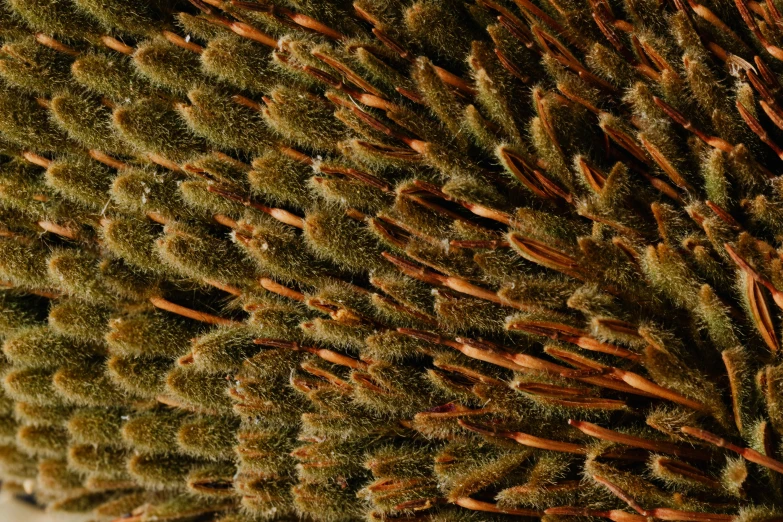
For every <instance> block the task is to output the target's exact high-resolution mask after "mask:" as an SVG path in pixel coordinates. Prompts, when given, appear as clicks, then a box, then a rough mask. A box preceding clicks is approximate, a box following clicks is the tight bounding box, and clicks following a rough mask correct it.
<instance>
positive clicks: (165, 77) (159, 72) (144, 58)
mask: <svg viewBox="0 0 783 522" xmlns="http://www.w3.org/2000/svg"><path fill="white" fill-rule="evenodd" d="M133 63H134V65H135V66H136V69H137V70H138V71H139V72H140V73H141V74H142V75H144V76H146V77H147V78H148V79H149V80H150V83H152V84H153V85H157V86H159V87H163V88H164V89H170V90H171V91H173V92H176V93H178V94H185V93H186V92H188V91H189V90H190V89H192V88H194V87H195V86H197V85H198V84H199V83H201V82H203V80H204V77H203V75H202V74H201V67H200V63H199V56H198V54H195V53H192V52H190V51H188V50H187V49H183V48H182V47H179V46H176V45H174V44H172V43H170V42H169V41H168V40H166V39H165V38H163V37H158V38H155V39H153V40H149V41H146V42H142V43H141V44H140V45H138V46H137V47H136V52H134V53H133Z"/></svg>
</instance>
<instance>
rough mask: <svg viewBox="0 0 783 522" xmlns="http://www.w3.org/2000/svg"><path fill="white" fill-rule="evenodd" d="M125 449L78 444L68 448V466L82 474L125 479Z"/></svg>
mask: <svg viewBox="0 0 783 522" xmlns="http://www.w3.org/2000/svg"><path fill="white" fill-rule="evenodd" d="M127 457H128V452H127V450H125V449H120V448H113V447H110V446H98V445H93V444H84V445H82V444H77V445H71V446H70V447H69V448H68V465H69V466H70V467H71V468H72V469H74V470H76V471H79V472H81V473H100V474H101V475H104V476H106V477H113V478H125V477H127V473H126V471H125V460H126V459H127Z"/></svg>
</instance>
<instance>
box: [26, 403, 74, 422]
mask: <svg viewBox="0 0 783 522" xmlns="http://www.w3.org/2000/svg"><path fill="white" fill-rule="evenodd" d="M72 414H73V408H72V407H70V406H64V405H61V404H54V405H52V404H49V405H44V406H42V405H39V404H33V403H29V402H16V403H15V404H14V417H15V418H16V419H17V420H18V421H19V422H21V423H22V424H26V425H30V426H52V425H62V424H64V423H65V422H66V421H67V420H68V419H69V418H70V416H71V415H72Z"/></svg>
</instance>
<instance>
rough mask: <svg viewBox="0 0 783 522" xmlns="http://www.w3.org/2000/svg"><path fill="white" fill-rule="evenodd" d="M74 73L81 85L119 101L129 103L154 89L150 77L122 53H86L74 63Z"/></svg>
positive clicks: (72, 71) (72, 68)
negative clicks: (148, 78)
mask: <svg viewBox="0 0 783 522" xmlns="http://www.w3.org/2000/svg"><path fill="white" fill-rule="evenodd" d="M71 74H72V75H73V78H74V80H76V81H77V82H78V83H80V84H81V85H83V86H85V87H87V88H88V89H91V90H93V91H95V92H96V93H97V94H100V95H103V96H107V97H108V98H110V99H111V100H113V101H114V102H118V103H129V102H130V101H132V100H135V99H137V98H142V97H145V96H149V95H150V94H152V93H153V92H154V88H153V87H152V86H151V85H150V82H149V80H147V79H146V78H145V77H143V76H142V75H141V74H139V73H138V72H137V71H136V69H135V68H134V67H133V64H132V63H131V61H130V59H129V58H128V57H126V56H122V55H117V54H114V55H111V56H109V55H105V54H98V53H95V54H86V55H85V56H83V57H81V58H79V59H78V60H76V61H75V62H73V65H72V66H71Z"/></svg>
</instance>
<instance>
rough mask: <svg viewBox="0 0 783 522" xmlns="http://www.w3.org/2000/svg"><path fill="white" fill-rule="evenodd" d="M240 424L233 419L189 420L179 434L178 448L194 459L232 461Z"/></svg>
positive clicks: (208, 418) (209, 418)
mask: <svg viewBox="0 0 783 522" xmlns="http://www.w3.org/2000/svg"><path fill="white" fill-rule="evenodd" d="M237 428H239V422H238V421H237V420H236V419H234V418H231V417H212V416H209V417H207V416H204V417H200V418H197V419H194V420H187V421H185V422H183V423H182V426H181V427H180V429H179V432H178V433H177V446H178V447H179V448H180V450H181V451H183V452H184V453H186V454H188V455H192V456H194V457H199V458H204V459H209V460H220V459H227V460H232V459H233V457H234V445H235V444H236V443H237V435H236V434H237Z"/></svg>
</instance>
